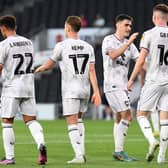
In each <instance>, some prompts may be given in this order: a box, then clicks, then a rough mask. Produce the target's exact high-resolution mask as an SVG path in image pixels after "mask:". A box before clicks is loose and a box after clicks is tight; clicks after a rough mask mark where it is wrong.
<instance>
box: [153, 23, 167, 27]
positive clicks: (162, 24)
mask: <svg viewBox="0 0 168 168" xmlns="http://www.w3.org/2000/svg"><path fill="white" fill-rule="evenodd" d="M155 25H156V26H159V27H167V23H165V22H157V23H156V24H155Z"/></svg>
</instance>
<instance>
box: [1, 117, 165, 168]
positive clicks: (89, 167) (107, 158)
mask: <svg viewBox="0 0 168 168" xmlns="http://www.w3.org/2000/svg"><path fill="white" fill-rule="evenodd" d="M84 122H85V126H86V157H87V163H86V164H84V165H67V164H66V161H67V160H71V159H72V158H73V151H72V148H71V145H70V144H69V138H68V134H67V127H66V123H65V121H64V120H55V121H40V123H41V124H42V126H43V128H44V132H45V139H46V143H47V149H48V163H47V165H45V166H39V165H37V156H38V151H37V147H36V145H35V144H34V141H33V139H32V137H31V135H30V133H29V130H28V129H27V127H26V126H25V125H24V123H23V122H22V121H15V124H14V130H15V138H16V144H15V160H16V164H15V165H12V168H31V167H33V168H36V167H43V168H44V167H45V168H67V167H68V168H73V167H74V168H76V167H81V168H143V167H144V168H158V167H161V168H162V167H163V168H164V167H165V168H167V167H168V164H162V165H159V164H157V163H156V157H155V159H154V161H152V162H151V163H147V162H146V160H145V159H144V158H145V155H146V152H147V151H148V143H147V141H146V140H145V138H144V137H143V135H142V133H141V131H140V129H139V127H138V125H137V123H136V122H135V121H134V122H133V123H132V124H131V126H130V128H129V131H128V135H127V138H126V144H125V151H127V152H128V154H129V155H132V156H134V157H136V158H138V159H139V161H137V162H129V163H126V162H118V161H115V160H114V159H113V158H112V153H113V150H114V140H113V136H112V127H113V121H96V120H86V121H84ZM0 151H1V152H0V154H1V157H2V156H3V145H2V138H1V141H0ZM0 167H6V166H1V165H0ZM7 167H8V166H7Z"/></svg>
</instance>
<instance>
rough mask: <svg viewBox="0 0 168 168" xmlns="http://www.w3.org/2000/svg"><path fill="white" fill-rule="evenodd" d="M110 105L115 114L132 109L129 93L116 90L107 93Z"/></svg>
mask: <svg viewBox="0 0 168 168" xmlns="http://www.w3.org/2000/svg"><path fill="white" fill-rule="evenodd" d="M105 96H106V99H107V101H108V104H109V105H110V107H111V109H112V111H113V112H114V113H117V112H122V111H126V110H129V109H130V100H129V97H128V92H127V91H125V90H115V91H110V92H106V93H105Z"/></svg>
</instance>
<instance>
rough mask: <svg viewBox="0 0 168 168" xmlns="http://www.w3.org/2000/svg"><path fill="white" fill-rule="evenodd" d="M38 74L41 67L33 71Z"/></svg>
mask: <svg viewBox="0 0 168 168" xmlns="http://www.w3.org/2000/svg"><path fill="white" fill-rule="evenodd" d="M39 72H42V68H41V66H40V67H38V68H36V69H35V71H34V73H39Z"/></svg>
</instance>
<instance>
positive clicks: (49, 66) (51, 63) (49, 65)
mask: <svg viewBox="0 0 168 168" xmlns="http://www.w3.org/2000/svg"><path fill="white" fill-rule="evenodd" d="M54 64H55V62H54V61H53V60H51V59H49V60H48V61H47V62H45V63H44V64H43V65H41V66H40V67H38V68H37V69H36V70H35V71H34V72H35V73H38V72H43V71H47V70H50V69H52V68H53V67H54Z"/></svg>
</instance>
